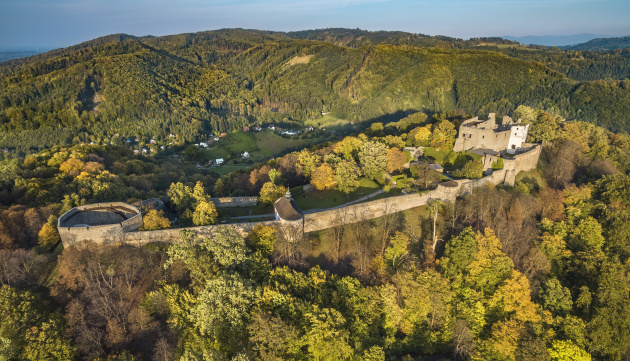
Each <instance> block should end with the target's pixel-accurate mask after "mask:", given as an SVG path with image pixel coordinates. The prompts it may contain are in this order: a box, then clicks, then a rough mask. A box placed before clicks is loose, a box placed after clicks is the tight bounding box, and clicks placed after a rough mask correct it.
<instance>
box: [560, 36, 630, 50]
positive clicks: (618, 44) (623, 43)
mask: <svg viewBox="0 0 630 361" xmlns="http://www.w3.org/2000/svg"><path fill="white" fill-rule="evenodd" d="M627 48H630V36H624V37H618V38H599V39H593V40H590V41H587V42H585V43H582V44H576V45H571V46H564V47H563V49H566V50H595V51H598V50H615V49H627Z"/></svg>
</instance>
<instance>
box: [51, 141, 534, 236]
mask: <svg viewBox="0 0 630 361" xmlns="http://www.w3.org/2000/svg"><path fill="white" fill-rule="evenodd" d="M541 150H542V147H541V146H540V145H534V146H533V147H532V149H531V150H530V151H528V152H526V153H523V154H519V155H517V156H515V157H514V159H504V166H505V167H504V169H501V170H495V171H493V172H492V174H490V175H488V176H486V177H483V178H480V179H475V180H470V179H461V180H456V181H452V182H447V183H443V184H441V185H439V186H438V188H437V189H435V190H432V191H428V192H424V193H414V194H408V195H401V196H397V197H389V198H384V199H378V200H374V201H370V202H364V203H358V204H353V205H350V206H347V207H342V208H338V209H333V210H327V211H322V212H317V213H310V214H306V215H304V219H303V220H298V221H294V222H288V223H291V224H288V223H287V222H283V221H268V222H249V223H238V224H222V225H213V226H201V227H189V228H178V229H164V230H157V231H143V232H139V231H137V229H138V228H135V230H133V227H136V226H138V225H137V224H131V223H130V224H129V229H131V231H129V230H127V228H125V227H124V226H125V225H123V224H117V225H107V226H94V227H89V229H86V228H64V229H61V228H60V233H62V231H63V232H64V234H65V235H66V238H67V239H70V238H69V237H70V236H69V234H71V236H72V242H66V241H65V240H64V245H69V244H72V243H74V242H76V241H82V240H92V241H94V242H96V243H100V244H105V243H113V244H117V243H128V244H135V245H143V244H147V243H153V242H176V241H177V240H179V233H180V231H182V230H191V231H193V232H195V233H197V234H198V235H200V236H204V235H209V234H211V233H212V232H213V231H216V230H217V229H219V228H221V227H235V228H236V230H237V231H238V232H239V233H241V234H242V235H243V236H245V235H246V234H247V233H248V232H250V231H251V230H252V229H253V228H254V227H255V226H257V225H271V226H276V227H279V228H286V229H289V231H295V230H299V228H302V229H303V232H305V233H308V232H315V231H319V230H323V229H327V228H331V227H336V226H340V225H344V224H350V223H356V222H359V221H362V220H369V219H375V218H379V217H382V216H384V215H387V214H391V213H397V212H401V211H404V210H407V209H411V208H415V207H420V206H423V205H426V204H427V203H429V202H430V201H431V200H439V201H443V202H448V201H454V200H455V199H456V198H457V197H459V196H463V195H466V194H470V193H471V192H472V191H473V190H474V189H475V188H479V187H482V186H484V185H486V184H492V185H498V184H502V183H507V184H510V185H514V179H515V177H516V174H517V173H518V172H520V171H527V170H530V169H534V168H536V165H537V163H538V158H539V157H540V152H541ZM448 185H451V186H448ZM129 221H132V219H130V220H129ZM141 222H142V220H141V217H140V225H141ZM138 227H139V226H138ZM62 239H64V238H62Z"/></svg>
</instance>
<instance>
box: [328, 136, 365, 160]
mask: <svg viewBox="0 0 630 361" xmlns="http://www.w3.org/2000/svg"><path fill="white" fill-rule="evenodd" d="M362 145H363V140H361V139H360V138H357V137H345V138H343V140H341V141H339V142H337V143H335V145H334V146H333V151H334V152H335V153H336V154H339V155H342V156H343V157H344V158H345V159H352V158H354V157H355V156H356V155H357V153H358V152H359V149H361V146H362Z"/></svg>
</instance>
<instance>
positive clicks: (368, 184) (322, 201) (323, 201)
mask: <svg viewBox="0 0 630 361" xmlns="http://www.w3.org/2000/svg"><path fill="white" fill-rule="evenodd" d="M379 188H380V186H379V185H378V184H376V183H375V182H374V181H372V180H370V179H367V178H361V183H360V186H359V188H358V189H357V190H356V191H354V192H352V193H350V194H349V195H348V196H346V194H345V193H343V192H340V191H338V190H336V189H328V190H324V191H318V190H313V191H310V192H308V193H305V192H304V190H303V189H302V187H295V188H293V189H291V195H292V197H293V199H295V201H296V202H297V203H298V205H299V206H300V208H301V209H302V210H303V211H307V210H311V209H320V208H321V209H325V208H331V207H336V206H339V205H342V204H344V203H348V202H351V201H353V200H355V199H358V198H361V197H364V196H367V195H368V194H371V193H374V192H376V191H377V190H379Z"/></svg>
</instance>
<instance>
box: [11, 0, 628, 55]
mask: <svg viewBox="0 0 630 361" xmlns="http://www.w3.org/2000/svg"><path fill="white" fill-rule="evenodd" d="M0 1H3V2H4V5H3V12H2V13H1V14H0V48H3V49H14V48H21V49H25V48H30V49H34V48H37V47H39V48H47V49H50V48H58V47H65V46H70V45H74V44H78V43H81V42H84V41H87V40H90V39H94V38H97V37H101V36H105V35H109V34H116V33H126V34H131V35H136V36H145V35H154V36H162V35H169V34H179V33H190V32H198V31H205V30H216V29H221V28H245V29H260V30H270V31H298V30H308V29H322V28H331V27H339V28H360V29H363V30H370V31H377V30H386V31H405V32H411V33H422V34H427V35H446V36H452V37H457V38H463V39H468V38H471V37H484V36H488V37H490V36H501V37H502V36H513V37H524V36H566V35H577V34H583V33H589V34H606V36H626V35H629V34H630V23H629V22H628V21H627V18H628V15H630V2H624V1H617V0H600V1H593V0H547V1H545V0H517V1H499V0H469V1H466V0H445V1H442V2H440V3H439V4H437V3H434V2H424V1H419V2H418V1H407V0H404V1H403V0H399V1H394V0H390V1H388V0H345V1H332V0H320V1H314V0H295V1H291V2H288V1H286V0H268V1H253V0H233V1H227V0H222V1H202V0H182V1H180V2H178V3H177V5H174V4H173V3H171V2H168V1H165V0H155V1H148V0H136V1H127V2H123V1H121V0H109V1H106V0H94V1H90V2H89V3H87V2H85V1H82V0H21V1H13V0H0Z"/></svg>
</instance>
